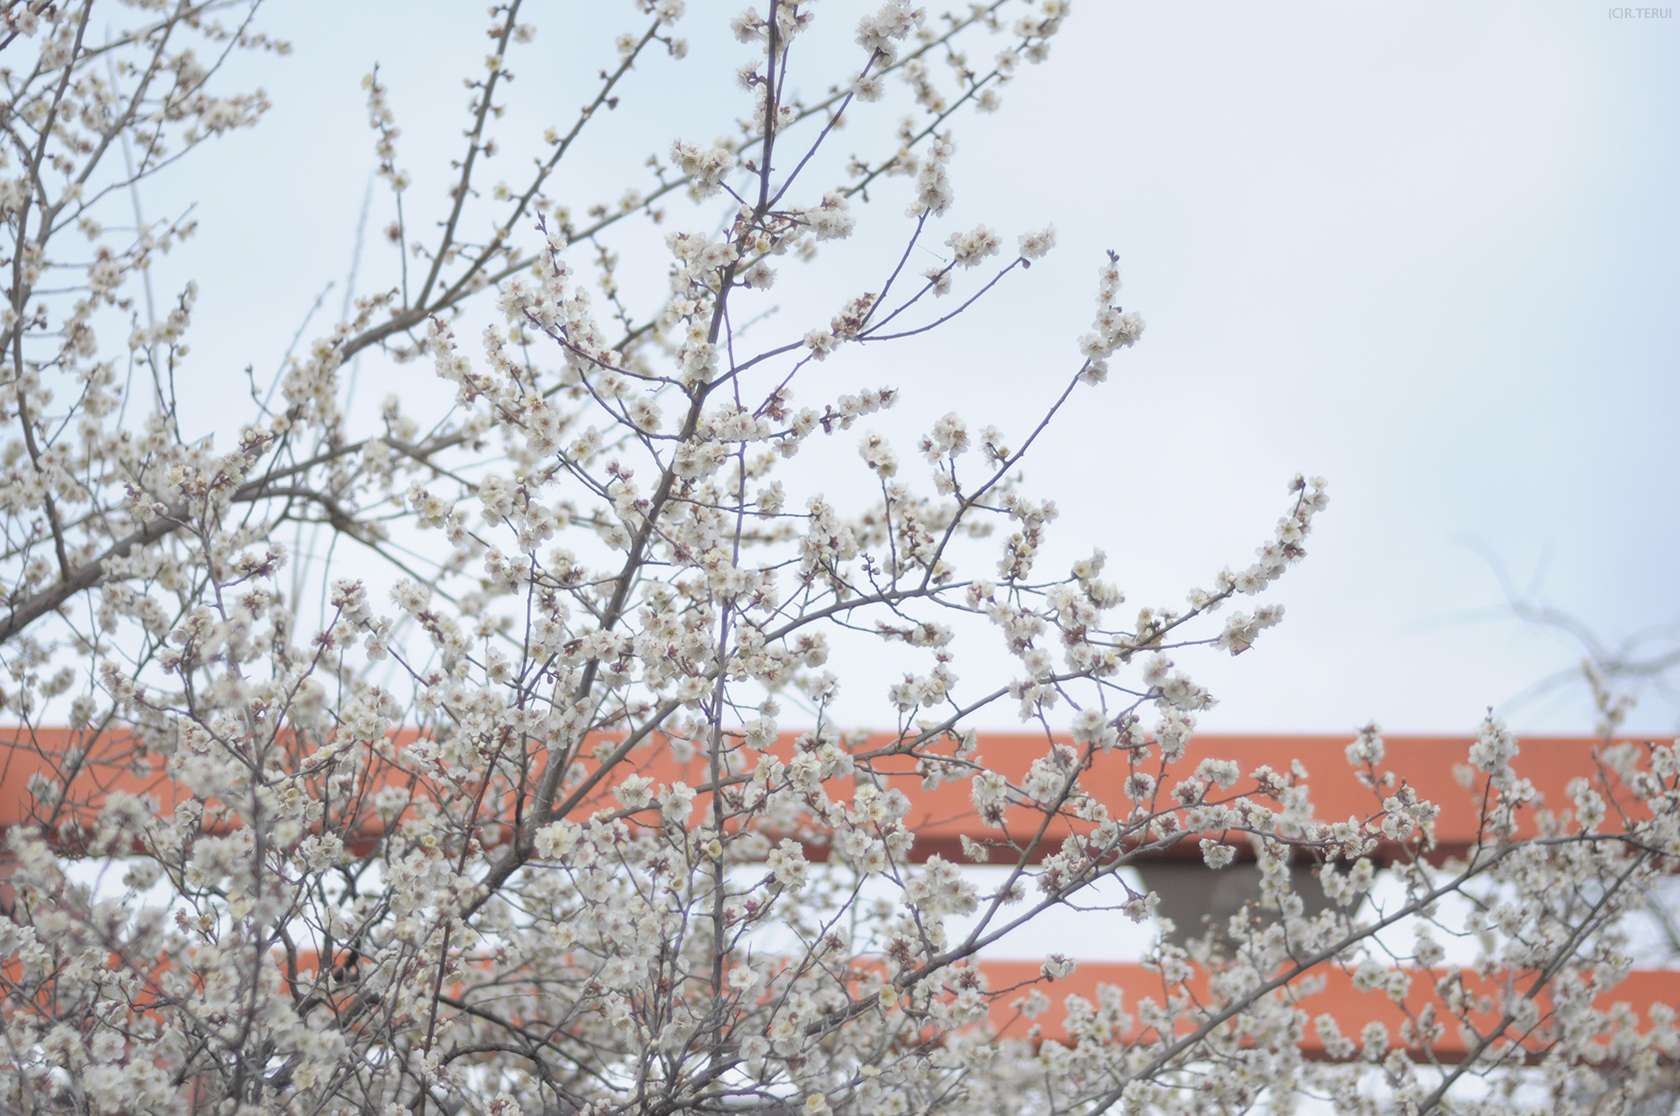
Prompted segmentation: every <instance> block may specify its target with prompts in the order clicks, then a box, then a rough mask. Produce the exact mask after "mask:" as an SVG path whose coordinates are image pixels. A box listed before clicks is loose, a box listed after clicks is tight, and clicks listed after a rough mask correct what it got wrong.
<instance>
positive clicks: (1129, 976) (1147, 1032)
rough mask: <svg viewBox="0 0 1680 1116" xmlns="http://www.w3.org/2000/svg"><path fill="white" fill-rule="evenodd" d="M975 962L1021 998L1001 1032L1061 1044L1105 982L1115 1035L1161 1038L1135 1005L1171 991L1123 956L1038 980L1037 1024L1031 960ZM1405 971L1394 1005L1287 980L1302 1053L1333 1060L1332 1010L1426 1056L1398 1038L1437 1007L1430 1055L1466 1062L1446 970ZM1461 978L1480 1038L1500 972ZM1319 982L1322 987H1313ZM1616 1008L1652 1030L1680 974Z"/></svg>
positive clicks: (1343, 1024)
mask: <svg viewBox="0 0 1680 1116" xmlns="http://www.w3.org/2000/svg"><path fill="white" fill-rule="evenodd" d="M980 967H981V969H982V970H983V971H984V972H985V974H986V978H987V982H988V984H989V986H990V987H991V988H992V989H993V990H994V991H995V990H997V989H1002V988H1010V987H1013V986H1016V985H1020V986H1022V990H1021V995H1019V996H1004V997H1002V998H1000V999H999V1000H998V1001H996V1002H995V1004H994V1006H993V1009H992V1025H993V1026H994V1027H996V1028H997V1029H998V1031H999V1033H1000V1034H1003V1035H1005V1036H1011V1037H1021V1038H1025V1037H1033V1032H1032V1028H1033V1027H1034V1025H1035V1024H1037V1025H1038V1026H1039V1028H1040V1030H1039V1036H1040V1037H1042V1038H1044V1039H1047V1040H1050V1041H1055V1042H1067V1041H1068V1035H1067V1032H1066V1030H1064V1028H1063V1020H1064V1019H1065V1017H1066V1013H1065V1011H1064V1010H1063V1006H1062V1002H1063V998H1064V997H1066V996H1068V995H1076V996H1082V997H1084V998H1085V999H1086V1000H1087V1001H1089V1002H1090V1003H1091V1004H1093V1005H1095V1004H1097V1003H1098V1002H1099V995H1100V994H1099V991H1098V989H1099V986H1101V985H1107V986H1109V987H1111V988H1114V989H1118V990H1119V991H1120V993H1121V1009H1122V1010H1123V1011H1124V1012H1125V1013H1126V1014H1127V1015H1129V1016H1131V1017H1132V1019H1131V1025H1130V1028H1129V1029H1128V1030H1126V1031H1125V1032H1123V1033H1121V1034H1115V1035H1113V1036H1112V1038H1114V1039H1117V1040H1122V1041H1127V1042H1136V1041H1139V1040H1140V1039H1141V1040H1145V1041H1154V1040H1155V1039H1157V1038H1159V1037H1160V1036H1159V1033H1158V1032H1157V1031H1155V1030H1153V1029H1151V1028H1147V1027H1145V1026H1143V1025H1142V1024H1141V1023H1139V1022H1138V1021H1137V1016H1138V1005H1139V1004H1140V1002H1142V1000H1143V999H1144V998H1146V997H1148V998H1150V999H1153V1000H1154V1002H1155V1003H1156V1004H1157V1005H1162V1004H1165V1003H1166V1002H1167V1000H1168V991H1167V990H1166V989H1165V987H1164V985H1163V981H1162V979H1161V975H1160V974H1159V973H1157V972H1151V971H1150V970H1149V969H1147V968H1145V967H1144V966H1143V965H1140V964H1126V963H1120V962H1109V963H1086V964H1081V965H1080V966H1079V967H1078V968H1077V969H1075V970H1074V972H1073V973H1072V974H1071V975H1070V976H1067V977H1064V978H1062V979H1061V980H1058V981H1056V982H1054V983H1053V984H1048V985H1047V984H1044V983H1042V982H1041V983H1039V984H1037V985H1036V986H1035V987H1037V988H1039V989H1040V990H1042V991H1044V992H1045V993H1046V994H1047V995H1048V996H1049V997H1050V999H1051V1001H1052V1005H1053V1006H1052V1007H1051V1009H1050V1010H1049V1011H1046V1012H1045V1013H1044V1014H1042V1015H1041V1016H1039V1017H1038V1019H1037V1020H1031V1019H1028V1018H1026V1017H1025V1016H1023V1015H1021V1014H1020V1012H1019V1010H1018V1009H1017V1008H1016V1007H1015V1006H1014V1005H1017V1004H1019V1003H1020V1001H1021V1000H1022V999H1023V998H1024V997H1025V995H1026V994H1027V991H1028V989H1027V988H1026V985H1027V984H1028V983H1029V982H1031V981H1032V980H1034V979H1035V978H1037V977H1038V975H1039V966H1038V964H1037V963H1035V962H1031V961H987V960H983V961H982V962H981V963H980ZM1409 973H1410V976H1411V977H1412V980H1411V985H1410V988H1409V989H1408V990H1407V992H1406V995H1405V997H1404V998H1403V999H1402V1000H1401V1001H1400V1002H1396V1001H1394V1000H1392V999H1390V998H1389V997H1388V995H1387V994H1386V993H1385V992H1383V991H1382V990H1381V989H1378V990H1375V991H1371V992H1361V991H1359V990H1358V989H1357V988H1355V987H1354V985H1353V978H1352V975H1351V974H1350V973H1348V972H1346V971H1344V970H1343V969H1341V968H1338V967H1335V966H1331V965H1319V966H1316V967H1314V968H1313V969H1312V970H1310V972H1309V973H1307V974H1303V975H1302V976H1300V977H1297V978H1295V979H1294V980H1293V981H1292V982H1291V983H1290V985H1289V986H1288V988H1289V991H1288V992H1287V993H1286V995H1288V996H1290V997H1291V998H1292V999H1295V998H1296V997H1298V999H1295V1004H1296V1006H1297V1007H1298V1008H1299V1009H1300V1010H1301V1011H1302V1012H1303V1013H1304V1014H1305V1021H1304V1026H1303V1033H1302V1035H1301V1038H1300V1041H1299V1044H1298V1045H1299V1047H1300V1049H1301V1052H1302V1053H1303V1054H1305V1055H1306V1056H1307V1057H1309V1058H1313V1059H1326V1058H1329V1056H1330V1055H1329V1052H1328V1051H1327V1050H1326V1049H1325V1044H1324V1041H1323V1039H1322V1038H1320V1036H1319V1034H1318V1031H1317V1029H1316V1027H1315V1026H1314V1020H1316V1019H1317V1018H1318V1017H1319V1016H1320V1015H1329V1016H1330V1017H1331V1018H1333V1019H1335V1020H1336V1022H1337V1024H1338V1025H1339V1027H1340V1029H1341V1033H1342V1035H1343V1036H1345V1037H1346V1038H1349V1039H1351V1040H1353V1042H1354V1043H1355V1044H1356V1045H1357V1044H1358V1043H1359V1042H1360V1034H1361V1032H1362V1031H1363V1029H1364V1028H1365V1026H1366V1025H1367V1024H1369V1023H1381V1024H1383V1025H1384V1026H1385V1027H1386V1028H1387V1030H1388V1044H1389V1048H1390V1049H1394V1048H1397V1047H1404V1048H1406V1049H1407V1051H1408V1053H1409V1054H1411V1055H1412V1057H1413V1058H1414V1059H1424V1058H1425V1057H1426V1055H1425V1052H1424V1049H1423V1047H1422V1045H1421V1044H1420V1043H1418V1042H1417V1041H1415V1037H1413V1038H1410V1039H1408V1040H1406V1041H1403V1040H1402V1027H1404V1026H1405V1025H1406V1024H1407V1023H1408V1022H1415V1021H1416V1020H1417V1019H1418V1018H1419V1017H1421V1015H1422V1014H1423V1012H1424V1009H1425V1008H1426V1007H1429V1006H1431V1005H1433V1007H1434V1011H1435V1019H1436V1021H1437V1022H1438V1023H1443V1024H1444V1028H1443V1032H1442V1034H1441V1036H1440V1037H1439V1038H1437V1039H1436V1040H1435V1041H1434V1042H1433V1043H1431V1044H1430V1046H1429V1052H1428V1055H1429V1056H1432V1057H1433V1058H1434V1059H1435V1060H1437V1061H1441V1062H1457V1061H1462V1060H1463V1059H1464V1057H1465V1056H1466V1054H1467V1053H1468V1051H1469V1049H1470V1047H1471V1045H1472V1044H1473V1043H1474V1042H1475V1041H1476V1038H1475V1036H1474V1035H1467V1034H1465V1033H1464V1030H1463V1028H1462V1027H1461V1026H1460V1024H1459V1022H1458V1020H1457V1018H1456V1017H1454V1016H1453V1015H1452V1014H1451V1013H1449V1012H1448V1011H1447V1010H1446V1004H1445V1001H1444V1000H1443V998H1442V996H1441V995H1440V994H1439V993H1438V992H1437V990H1436V982H1437V981H1438V980H1440V979H1441V978H1442V977H1445V976H1447V973H1448V970H1447V969H1446V968H1445V967H1443V968H1441V969H1438V970H1436V971H1435V972H1433V973H1430V972H1424V971H1409ZM1461 979H1462V981H1463V987H1464V990H1465V992H1466V993H1467V994H1468V995H1469V997H1470V998H1471V999H1470V1002H1471V1003H1472V1004H1473V1006H1474V1008H1475V1010H1472V1012H1471V1015H1470V1020H1471V1023H1472V1025H1474V1026H1475V1027H1476V1028H1477V1029H1478V1031H1480V1032H1481V1033H1484V1034H1485V1033H1487V1032H1488V1031H1490V1030H1492V1029H1493V1028H1494V1027H1495V1026H1497V1024H1498V1022H1499V1020H1500V1017H1501V1015H1502V1012H1503V1008H1502V1007H1500V1006H1496V1005H1499V1004H1500V994H1501V992H1502V989H1503V988H1504V986H1505V984H1504V981H1503V980H1502V979H1501V977H1499V976H1496V977H1479V976H1477V975H1476V974H1475V973H1472V972H1468V971H1467V972H1464V973H1463V974H1462V975H1461ZM1533 979H1534V974H1533V973H1519V974H1515V975H1514V977H1508V978H1505V980H1508V982H1509V986H1510V987H1512V988H1514V989H1515V990H1516V992H1517V994H1518V995H1521V994H1522V993H1523V992H1524V991H1526V990H1527V988H1528V986H1529V983H1530V982H1531V981H1532V980H1533ZM1315 985H1317V986H1318V987H1317V989H1316V990H1313V986H1315ZM1191 987H1192V990H1193V991H1195V992H1196V993H1197V994H1198V996H1199V997H1200V998H1202V1001H1203V1002H1204V1003H1207V1002H1209V1001H1208V999H1207V988H1208V980H1207V976H1206V974H1205V973H1198V974H1197V975H1196V977H1195V978H1193V979H1192V981H1191ZM1536 1002H1537V1003H1538V1004H1539V1006H1540V1009H1541V1022H1540V1025H1539V1026H1537V1027H1536V1029H1535V1032H1534V1033H1532V1034H1529V1035H1522V1034H1520V1033H1519V1032H1515V1031H1511V1032H1507V1037H1508V1038H1511V1039H1514V1040H1520V1044H1521V1046H1522V1048H1523V1049H1524V1050H1525V1051H1527V1052H1528V1053H1529V1054H1530V1055H1534V1054H1539V1053H1542V1052H1543V1051H1544V1050H1545V1049H1546V1048H1547V1047H1548V1045H1549V1044H1550V1043H1551V1042H1552V1041H1553V1038H1554V1035H1553V1033H1552V1030H1551V1028H1550V1027H1549V1026H1548V1019H1549V1016H1550V1015H1551V1011H1552V1001H1551V997H1550V995H1549V994H1548V993H1546V992H1544V991H1542V992H1541V993H1540V994H1539V995H1538V996H1537V997H1536ZM1617 1004H1622V1005H1625V1006H1626V1007H1627V1009H1628V1010H1630V1011H1631V1012H1633V1013H1634V1015H1635V1016H1636V1017H1637V1021H1638V1024H1639V1026H1638V1029H1639V1030H1640V1031H1644V1030H1646V1029H1647V1028H1648V1027H1649V1026H1650V1012H1651V1009H1652V1008H1653V1007H1670V1008H1672V1007H1676V1006H1680V971H1677V970H1669V969H1662V970H1636V971H1634V972H1633V973H1631V974H1629V976H1628V978H1627V979H1626V980H1624V981H1623V982H1622V983H1621V984H1619V985H1617V986H1616V987H1615V988H1614V989H1612V990H1611V991H1610V992H1609V993H1607V994H1605V995H1602V996H1599V997H1598V998H1597V999H1595V1000H1594V1001H1593V1007H1594V1008H1596V1009H1598V1010H1599V1011H1608V1010H1611V1009H1612V1008H1613V1007H1614V1006H1615V1005H1617ZM1192 1030H1193V1027H1192V1026H1191V1023H1190V1021H1189V1020H1188V1019H1186V1020H1184V1021H1182V1022H1180V1023H1179V1024H1178V1025H1177V1030H1176V1032H1175V1033H1176V1034H1178V1035H1180V1036H1182V1035H1185V1034H1189V1033H1190V1032H1191V1031H1192ZM1578 1053H1579V1054H1581V1056H1583V1057H1585V1058H1587V1059H1588V1060H1596V1059H1595V1057H1594V1055H1595V1054H1598V1055H1603V1054H1605V1053H1607V1050H1605V1049H1604V1048H1603V1047H1602V1046H1600V1047H1599V1049H1598V1050H1597V1051H1594V1050H1588V1051H1580V1052H1578Z"/></svg>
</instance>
